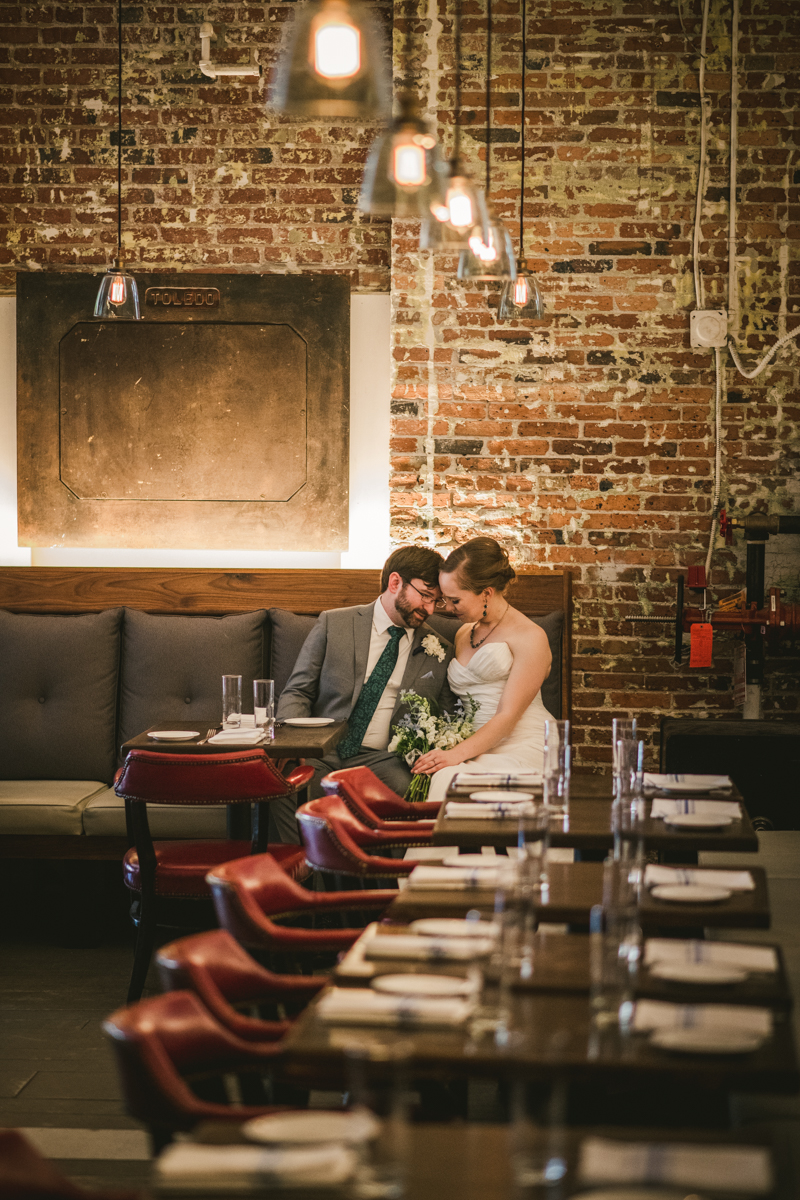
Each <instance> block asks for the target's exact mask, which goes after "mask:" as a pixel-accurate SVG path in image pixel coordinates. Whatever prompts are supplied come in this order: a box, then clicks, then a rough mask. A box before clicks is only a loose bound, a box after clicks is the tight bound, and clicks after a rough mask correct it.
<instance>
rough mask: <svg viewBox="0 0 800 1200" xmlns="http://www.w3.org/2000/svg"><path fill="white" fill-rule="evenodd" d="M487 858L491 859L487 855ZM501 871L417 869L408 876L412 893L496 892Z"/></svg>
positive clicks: (495, 869) (460, 868)
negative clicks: (479, 890) (484, 890)
mask: <svg viewBox="0 0 800 1200" xmlns="http://www.w3.org/2000/svg"><path fill="white" fill-rule="evenodd" d="M487 857H489V856H488V855H487ZM499 878H500V871H499V870H498V868H497V867H496V866H494V865H492V866H490V867H488V868H484V867H415V868H414V870H413V871H412V872H411V874H410V875H409V876H408V886H409V888H410V890H411V891H434V892H438V891H443V892H444V891H447V892H465V891H470V890H471V889H472V888H482V889H486V890H489V891H494V889H495V888H496V887H497V884H498V882H499Z"/></svg>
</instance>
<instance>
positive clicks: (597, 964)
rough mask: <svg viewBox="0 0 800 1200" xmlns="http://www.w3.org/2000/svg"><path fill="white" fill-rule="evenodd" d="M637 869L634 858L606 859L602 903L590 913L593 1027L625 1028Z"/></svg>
mask: <svg viewBox="0 0 800 1200" xmlns="http://www.w3.org/2000/svg"><path fill="white" fill-rule="evenodd" d="M639 883H640V879H639V874H638V872H637V870H636V867H635V864H630V863H628V862H626V861H617V860H615V859H612V858H608V859H606V861H605V863H604V864H603V903H602V904H596V905H595V906H594V907H593V908H592V911H591V916H590V924H589V931H590V939H589V940H590V951H589V954H590V979H591V986H590V1002H591V1010H592V1020H593V1022H594V1024H595V1026H596V1027H599V1028H601V1029H602V1028H609V1027H611V1026H616V1027H618V1028H619V1029H620V1030H621V1031H622V1032H627V1031H628V1030H629V1028H630V1024H631V1021H632V1019H633V1013H634V1003H633V997H634V990H635V986H636V977H637V974H638V970H639V962H640V959H641V950H642V930H641V927H640V925H639V914H638V907H637V904H638V896H639Z"/></svg>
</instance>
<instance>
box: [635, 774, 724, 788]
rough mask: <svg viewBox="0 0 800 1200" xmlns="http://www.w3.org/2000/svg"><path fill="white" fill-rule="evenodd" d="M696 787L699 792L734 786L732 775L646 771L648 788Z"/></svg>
mask: <svg viewBox="0 0 800 1200" xmlns="http://www.w3.org/2000/svg"><path fill="white" fill-rule="evenodd" d="M675 784H677V785H678V786H679V787H691V788H696V789H697V791H698V792H710V791H716V790H717V789H718V788H724V789H726V790H729V789H730V788H732V787H733V780H732V779H731V777H730V775H660V774H659V773H658V772H657V771H645V773H644V786H645V787H646V788H664V790H665V791H669V789H670V785H672V786H674V785H675Z"/></svg>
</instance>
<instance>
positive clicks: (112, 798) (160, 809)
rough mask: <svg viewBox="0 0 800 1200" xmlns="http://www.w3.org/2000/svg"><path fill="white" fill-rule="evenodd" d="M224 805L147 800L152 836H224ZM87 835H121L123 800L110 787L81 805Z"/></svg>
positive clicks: (123, 822) (225, 833)
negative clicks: (150, 801)
mask: <svg viewBox="0 0 800 1200" xmlns="http://www.w3.org/2000/svg"><path fill="white" fill-rule="evenodd" d="M227 811H228V810H227V809H226V807H225V805H224V804H221V805H219V807H212V806H210V805H188V804H150V805H148V808H147V821H148V824H149V825H150V832H151V834H152V835H153V837H154V838H190V839H194V838H200V839H202V838H214V839H224V838H227V836H228V834H227V822H226V815H227ZM83 831H84V833H85V834H87V835H88V836H89V837H125V834H126V832H127V830H126V828H125V801H124V800H123V799H122V797H121V796H118V795H117V793H116V792H115V791H114V789H113V787H110V788H103V790H102V791H101V792H97V793H96V794H95V795H94V796H92V797H91V799H90V800H89V802H88V804H87V805H86V806H85V807H84V809H83Z"/></svg>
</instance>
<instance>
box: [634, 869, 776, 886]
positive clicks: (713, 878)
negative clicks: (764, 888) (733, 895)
mask: <svg viewBox="0 0 800 1200" xmlns="http://www.w3.org/2000/svg"><path fill="white" fill-rule="evenodd" d="M662 884H668V885H669V884H684V885H689V884H691V885H692V886H693V887H720V888H728V890H729V891H731V892H752V891H753V889H754V888H755V886H756V885H755V883H754V882H753V876H752V875H751V874H750V872H749V871H716V870H713V869H712V870H709V869H704V868H703V867H660V866H657V865H656V864H655V863H648V864H647V866H646V867H645V872H644V885H645V887H649V888H650V887H656V886H658V885H662Z"/></svg>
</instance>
